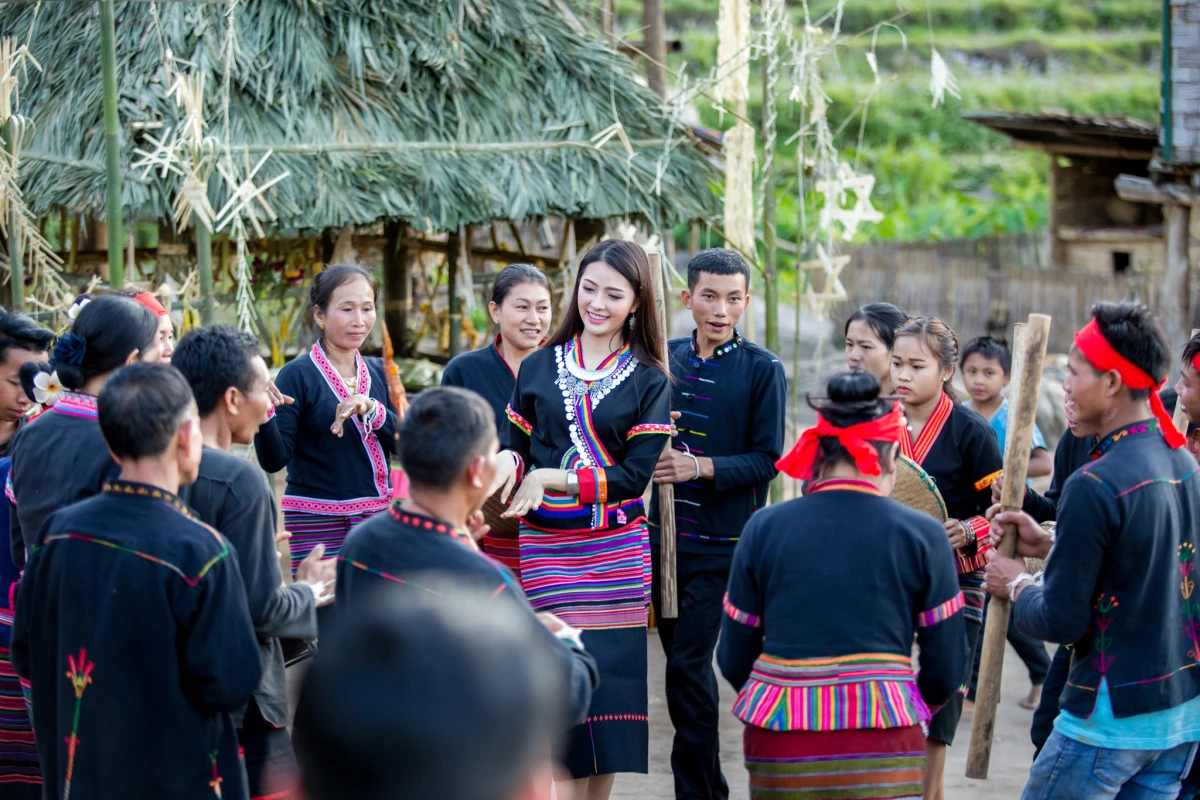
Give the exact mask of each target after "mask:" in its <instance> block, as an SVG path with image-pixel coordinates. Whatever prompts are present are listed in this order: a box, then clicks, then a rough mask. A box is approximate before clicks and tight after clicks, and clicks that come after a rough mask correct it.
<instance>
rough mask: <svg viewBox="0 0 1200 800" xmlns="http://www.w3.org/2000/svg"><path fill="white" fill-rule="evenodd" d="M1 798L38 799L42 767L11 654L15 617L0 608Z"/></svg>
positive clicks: (17, 799) (40, 788)
mask: <svg viewBox="0 0 1200 800" xmlns="http://www.w3.org/2000/svg"><path fill="white" fill-rule="evenodd" d="M0 627H2V628H4V630H0V797H3V798H5V800H9V798H11V800H26V799H28V800H38V798H40V797H41V796H42V769H41V765H40V763H39V762H38V754H37V744H35V743H34V740H33V725H31V724H30V723H29V712H28V710H27V708H26V705H25V695H24V692H23V691H22V689H21V682H20V680H19V679H18V678H17V673H16V671H15V670H14V669H13V665H12V661H11V660H10V657H9V651H8V647H7V645H8V640H9V636H10V635H11V633H12V617H11V616H10V615H9V614H8V611H7V609H0Z"/></svg>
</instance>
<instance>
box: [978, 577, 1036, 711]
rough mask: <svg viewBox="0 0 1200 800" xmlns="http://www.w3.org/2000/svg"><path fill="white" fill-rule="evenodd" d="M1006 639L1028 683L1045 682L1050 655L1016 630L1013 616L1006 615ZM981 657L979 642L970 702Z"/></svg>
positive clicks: (985, 605) (984, 612) (981, 647)
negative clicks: (1017, 657) (1017, 656)
mask: <svg viewBox="0 0 1200 800" xmlns="http://www.w3.org/2000/svg"><path fill="white" fill-rule="evenodd" d="M991 599H992V598H991V596H990V595H989V596H988V599H987V602H985V603H984V604H983V624H984V627H986V626H987V610H988V605H990V604H991ZM982 638H983V634H980V639H981V640H982ZM1007 638H1008V643H1009V644H1011V645H1012V648H1013V650H1016V651H1017V655H1019V656H1020V657H1021V660H1022V661H1024V662H1025V669H1027V670H1029V682H1030V683H1032V684H1033V685H1034V686H1041V685H1042V684H1043V683H1044V682H1045V680H1046V673H1047V672H1049V671H1050V654H1049V653H1047V652H1046V645H1045V644H1044V643H1043V642H1040V641H1038V640H1037V639H1034V638H1033V637H1032V636H1026V635H1025V634H1023V633H1021V632H1020V631H1019V630H1017V620H1016V616H1015V615H1013V614H1009V615H1008V634H1007ZM982 656H983V643H982V641H981V642H980V645H979V646H978V647H976V648H975V664H974V666H972V667H971V691H970V692H968V693H967V697H968V699H970V700H971V701H972V702H973V701H974V700H975V685H976V684H977V683H979V660H980V658H982ZM1047 735H1049V734H1047Z"/></svg>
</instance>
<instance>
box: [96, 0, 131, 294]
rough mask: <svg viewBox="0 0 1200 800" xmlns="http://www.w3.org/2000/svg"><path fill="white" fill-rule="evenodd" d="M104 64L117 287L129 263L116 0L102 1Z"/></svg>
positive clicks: (111, 256)
mask: <svg viewBox="0 0 1200 800" xmlns="http://www.w3.org/2000/svg"><path fill="white" fill-rule="evenodd" d="M100 63H101V72H102V75H103V81H104V166H105V172H106V173H107V176H108V193H107V195H106V198H105V203H104V210H105V214H106V216H107V217H108V279H109V282H110V283H111V284H112V285H113V286H114V287H116V288H118V289H120V288H121V287H123V286H124V285H125V262H124V257H123V254H122V253H121V245H122V244H123V243H124V242H125V234H124V230H125V225H124V221H123V220H122V218H121V139H120V136H121V120H120V118H119V116H118V114H117V45H116V33H115V22H114V19H113V0H100Z"/></svg>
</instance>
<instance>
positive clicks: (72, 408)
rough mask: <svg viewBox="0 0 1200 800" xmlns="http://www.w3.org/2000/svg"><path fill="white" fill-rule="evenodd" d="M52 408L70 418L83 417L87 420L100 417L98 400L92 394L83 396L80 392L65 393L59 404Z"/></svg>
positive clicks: (60, 397)
mask: <svg viewBox="0 0 1200 800" xmlns="http://www.w3.org/2000/svg"><path fill="white" fill-rule="evenodd" d="M51 408H52V409H53V410H55V411H57V412H58V413H60V414H66V415H67V416H68V417H83V418H85V419H98V418H99V416H100V410H99V407H98V406H97V405H96V398H95V397H92V396H91V395H90V394H82V393H80V392H63V393H62V394H61V395H60V396H59V398H58V402H57V403H55V404H54V405H53V406H51Z"/></svg>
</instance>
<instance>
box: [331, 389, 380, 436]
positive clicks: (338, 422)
mask: <svg viewBox="0 0 1200 800" xmlns="http://www.w3.org/2000/svg"><path fill="white" fill-rule="evenodd" d="M375 402H377V401H375V400H372V399H371V398H369V397H367V396H366V395H363V394H352V395H350V396H349V397H347V398H346V399H345V400H343V401H342V402H340V403H338V407H337V412H336V414H335V416H334V420H333V424H332V425H330V426H329V430H331V431H332V432H333V433H334V435H336V436H339V437H340V436H341V435H342V426H343V425H344V424H345V423H346V420H348V419H350V418H351V417H353V416H354V415H355V414H359V415H361V414H366V413H367V412H368V411H370V410H371V409H372V408H374V403H375Z"/></svg>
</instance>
